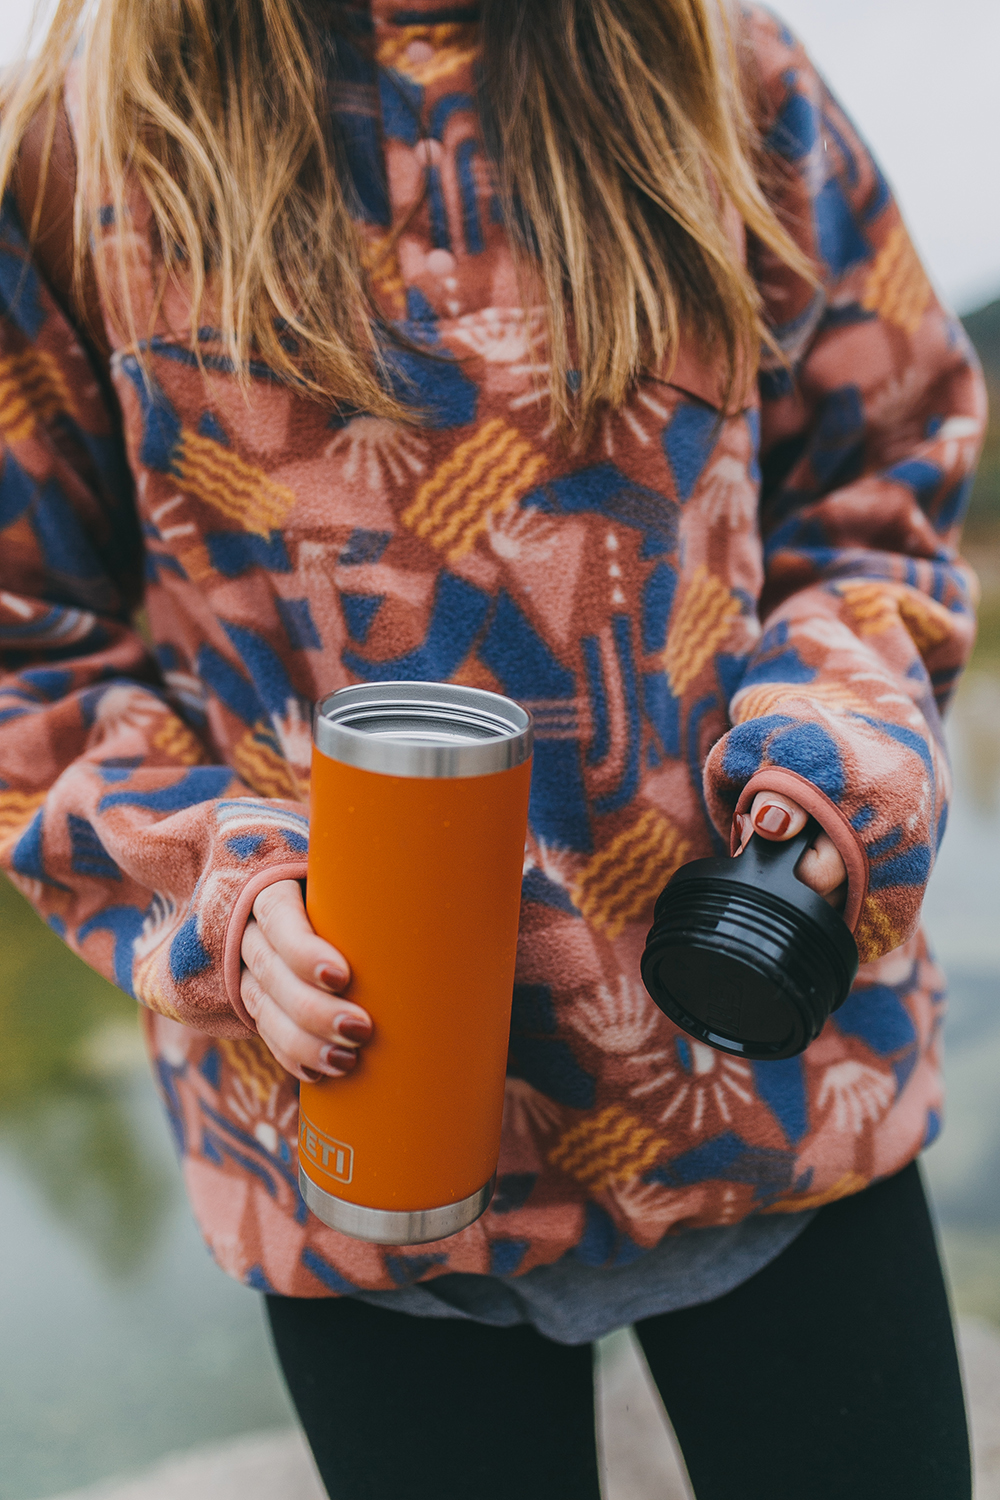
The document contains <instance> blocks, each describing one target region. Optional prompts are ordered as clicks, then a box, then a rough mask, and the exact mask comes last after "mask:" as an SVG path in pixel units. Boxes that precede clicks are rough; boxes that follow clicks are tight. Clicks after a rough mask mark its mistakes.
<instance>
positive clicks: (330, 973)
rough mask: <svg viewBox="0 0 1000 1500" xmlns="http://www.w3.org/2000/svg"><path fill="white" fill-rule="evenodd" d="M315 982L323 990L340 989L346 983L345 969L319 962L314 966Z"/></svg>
mask: <svg viewBox="0 0 1000 1500" xmlns="http://www.w3.org/2000/svg"><path fill="white" fill-rule="evenodd" d="M316 983H317V984H321V985H322V986H323V988H324V989H325V990H333V991H337V990H342V989H343V988H344V985H345V984H346V983H347V971H346V970H345V969H337V968H335V967H334V966H333V964H319V965H318V966H317V968H316Z"/></svg>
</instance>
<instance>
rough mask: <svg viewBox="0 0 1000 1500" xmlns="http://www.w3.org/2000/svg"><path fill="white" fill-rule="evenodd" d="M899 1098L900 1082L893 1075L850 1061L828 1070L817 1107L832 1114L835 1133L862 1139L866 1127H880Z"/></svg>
mask: <svg viewBox="0 0 1000 1500" xmlns="http://www.w3.org/2000/svg"><path fill="white" fill-rule="evenodd" d="M895 1097H896V1082H895V1079H894V1078H893V1077H892V1075H891V1074H890V1073H880V1072H879V1070H878V1069H877V1068H872V1067H869V1066H868V1064H867V1063H861V1062H854V1061H848V1062H841V1063H834V1065H833V1066H832V1067H830V1068H827V1070H826V1072H825V1073H824V1075H823V1082H822V1083H821V1084H820V1089H819V1093H818V1095H817V1098H816V1106H817V1108H818V1109H819V1110H821V1111H822V1110H829V1111H830V1112H831V1116H832V1120H833V1125H834V1129H836V1130H844V1131H847V1132H849V1133H850V1134H851V1135H860V1134H861V1132H862V1130H863V1129H864V1127H865V1125H866V1123H870V1124H872V1125H875V1124H877V1123H878V1121H879V1120H880V1119H881V1118H882V1116H883V1115H884V1114H885V1113H886V1112H887V1110H888V1109H889V1107H890V1105H891V1104H892V1101H893V1100H894V1099H895Z"/></svg>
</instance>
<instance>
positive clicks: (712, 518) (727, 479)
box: [700, 453, 757, 531]
mask: <svg viewBox="0 0 1000 1500" xmlns="http://www.w3.org/2000/svg"><path fill="white" fill-rule="evenodd" d="M700 509H701V512H702V514H703V516H704V518H705V519H706V520H707V521H708V522H709V524H710V525H712V526H717V525H719V524H720V523H723V524H725V525H727V526H728V527H729V530H730V531H741V530H743V529H745V528H746V527H747V526H750V525H752V524H753V522H754V521H755V520H756V517H757V492H756V490H755V488H754V486H753V485H752V484H751V482H750V478H749V476H748V474H747V469H746V465H745V464H744V463H741V462H740V460H739V459H738V458H734V457H733V455H732V454H731V453H725V454H723V456H722V457H721V458H719V459H717V460H716V461H715V463H714V464H713V465H712V467H711V468H710V469H709V471H708V474H707V475H706V476H705V487H704V490H703V492H702V496H701V501H700Z"/></svg>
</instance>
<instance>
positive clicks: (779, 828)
mask: <svg viewBox="0 0 1000 1500" xmlns="http://www.w3.org/2000/svg"><path fill="white" fill-rule="evenodd" d="M755 821H756V824H757V827H758V828H763V830H764V832H765V833H774V834H777V836H778V838H780V837H781V835H782V834H783V833H784V832H785V830H786V829H787V827H788V825H789V823H790V822H791V821H792V815H791V813H790V812H786V811H785V809H784V808H783V807H777V806H776V805H775V804H774V803H773V802H769V803H768V805H767V806H766V807H762V808H761V810H760V812H759V813H758V814H757V817H756V820H755Z"/></svg>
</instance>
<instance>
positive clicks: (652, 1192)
mask: <svg viewBox="0 0 1000 1500" xmlns="http://www.w3.org/2000/svg"><path fill="white" fill-rule="evenodd" d="M603 1197H604V1198H606V1199H607V1200H609V1201H610V1204H611V1205H613V1207H614V1208H616V1209H617V1210H618V1213H619V1214H620V1216H621V1217H622V1218H623V1219H625V1220H626V1221H627V1222H630V1223H632V1224H641V1225H642V1228H643V1230H644V1231H646V1235H647V1236H648V1235H649V1232H650V1231H652V1232H653V1233H654V1234H655V1236H656V1238H657V1239H658V1240H659V1239H662V1237H663V1235H664V1234H665V1233H666V1232H667V1230H668V1229H669V1228H670V1226H671V1224H673V1223H674V1221H675V1220H676V1219H677V1217H678V1201H677V1193H676V1191H675V1190H672V1189H670V1188H665V1187H663V1186H662V1185H661V1184H660V1183H656V1182H643V1180H642V1175H641V1174H640V1175H639V1176H638V1177H631V1178H630V1179H629V1180H628V1181H627V1182H614V1183H611V1184H610V1185H609V1186H608V1187H607V1188H606V1189H605V1191H604V1194H603Z"/></svg>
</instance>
